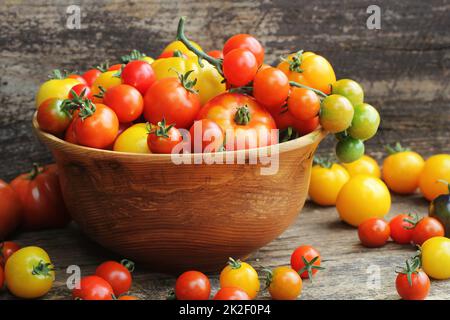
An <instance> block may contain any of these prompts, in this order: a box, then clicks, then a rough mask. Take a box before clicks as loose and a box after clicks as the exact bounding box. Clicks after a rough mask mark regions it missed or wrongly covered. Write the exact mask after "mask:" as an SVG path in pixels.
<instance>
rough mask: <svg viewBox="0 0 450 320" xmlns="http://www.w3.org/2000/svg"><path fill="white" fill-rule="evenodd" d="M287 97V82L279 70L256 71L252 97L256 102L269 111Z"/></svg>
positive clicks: (271, 68) (270, 68)
mask: <svg viewBox="0 0 450 320" xmlns="http://www.w3.org/2000/svg"><path fill="white" fill-rule="evenodd" d="M288 95H289V80H288V78H287V76H286V75H285V74H284V73H283V72H282V71H281V70H280V69H277V68H273V67H268V68H264V69H262V70H261V69H259V70H258V72H257V73H256V76H255V78H254V79H253V96H254V97H255V99H256V101H258V102H259V103H261V104H262V105H263V106H265V107H267V108H268V109H271V108H274V107H277V106H279V105H281V104H283V103H284V102H285V101H286V99H287V97H288ZM291 95H292V93H291ZM289 99H291V98H289ZM318 103H319V106H320V101H318ZM317 111H318V110H317ZM293 115H294V114H293ZM313 116H315V115H313ZM311 118H312V117H311ZM300 120H306V119H300Z"/></svg>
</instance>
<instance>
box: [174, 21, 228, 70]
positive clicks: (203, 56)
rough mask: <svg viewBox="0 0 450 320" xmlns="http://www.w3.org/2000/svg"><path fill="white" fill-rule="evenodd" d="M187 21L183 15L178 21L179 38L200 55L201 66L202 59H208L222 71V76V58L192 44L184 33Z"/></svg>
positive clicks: (199, 62)
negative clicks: (217, 57)
mask: <svg viewBox="0 0 450 320" xmlns="http://www.w3.org/2000/svg"><path fill="white" fill-rule="evenodd" d="M185 21H186V17H181V18H180V21H178V28H177V40H179V41H181V42H182V43H183V44H184V45H185V46H186V48H188V49H189V50H190V51H192V52H193V53H195V55H196V56H197V57H198V64H199V65H200V67H203V64H202V59H203V60H206V61H208V62H209V63H210V64H212V65H213V66H214V67H215V68H216V69H217V71H218V72H219V73H220V75H221V76H223V70H222V59H216V58H213V57H211V56H210V55H208V54H206V53H205V52H203V51H201V50H198V49H197V48H196V47H194V46H193V45H192V43H191V42H190V41H189V39H188V38H187V37H186V35H185V34H184V23H185Z"/></svg>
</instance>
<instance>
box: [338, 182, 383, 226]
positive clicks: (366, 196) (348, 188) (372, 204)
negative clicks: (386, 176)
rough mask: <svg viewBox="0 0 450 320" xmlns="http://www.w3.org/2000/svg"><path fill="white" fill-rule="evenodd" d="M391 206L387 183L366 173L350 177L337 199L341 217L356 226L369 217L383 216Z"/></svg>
mask: <svg viewBox="0 0 450 320" xmlns="http://www.w3.org/2000/svg"><path fill="white" fill-rule="evenodd" d="M390 208H391V195H390V193H389V190H388V188H387V187H386V185H385V184H384V183H383V181H381V180H380V179H378V178H375V177H372V176H369V175H365V174H360V175H357V176H354V177H352V178H350V180H349V181H348V182H347V183H346V184H345V185H344V186H343V187H342V189H341V192H339V195H338V198H337V201H336V209H337V211H338V212H339V216H340V217H341V219H342V220H343V221H345V222H347V223H348V224H351V225H352V226H355V227H357V226H358V225H359V224H360V223H361V222H363V221H365V220H367V219H369V218H383V217H384V216H385V215H386V214H387V213H388V212H389V209H390Z"/></svg>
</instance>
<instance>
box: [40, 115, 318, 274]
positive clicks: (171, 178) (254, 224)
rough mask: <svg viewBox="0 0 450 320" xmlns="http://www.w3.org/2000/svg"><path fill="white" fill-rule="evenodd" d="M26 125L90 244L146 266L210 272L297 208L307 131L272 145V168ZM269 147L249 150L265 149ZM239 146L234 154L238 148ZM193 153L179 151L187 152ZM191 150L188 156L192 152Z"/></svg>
mask: <svg viewBox="0 0 450 320" xmlns="http://www.w3.org/2000/svg"><path fill="white" fill-rule="evenodd" d="M33 127H34V131H35V133H36V134H37V136H38V137H39V139H40V140H41V141H42V142H44V143H45V144H46V145H47V146H48V148H49V149H50V150H51V152H52V153H53V156H54V158H55V160H56V163H57V165H58V169H59V177H60V181H61V188H62V193H63V196H64V200H65V202H66V205H67V208H68V209H69V211H70V213H71V215H72V217H73V219H74V220H75V221H76V222H77V223H78V225H79V226H80V228H81V229H82V230H83V231H84V232H85V233H86V234H87V235H88V236H89V237H90V238H92V239H93V240H94V241H96V242H98V243H99V244H100V245H102V246H104V247H106V248H108V249H110V250H112V251H114V252H116V253H118V254H120V255H121V256H123V257H124V258H129V259H132V260H134V261H137V262H140V263H142V264H145V265H146V266H148V267H149V268H151V269H152V270H155V271H163V272H171V273H172V272H180V271H184V270H187V269H193V268H194V269H198V270H202V271H211V270H215V271H217V270H220V267H222V266H223V265H224V264H225V263H226V261H227V259H228V257H234V258H242V257H245V256H247V255H249V254H250V253H251V252H253V251H255V250H257V249H258V248H261V247H262V246H264V245H265V244H267V243H269V242H270V241H272V240H273V239H275V238H276V237H277V236H279V235H280V234H281V233H282V232H283V231H284V230H285V229H286V228H287V227H288V226H289V225H290V224H291V223H292V222H293V221H294V219H295V218H296V216H297V215H298V214H299V212H300V210H301V209H302V207H303V205H304V202H305V199H306V196H307V191H308V185H309V179H310V170H311V165H312V160H313V154H314V151H315V150H316V147H317V146H318V144H319V142H320V141H321V140H322V139H323V137H324V136H325V132H323V131H322V130H316V131H314V132H312V133H310V134H308V135H306V136H303V137H301V138H298V139H295V140H292V141H289V142H284V143H281V144H279V145H278V146H279V150H278V151H273V150H272V153H271V155H272V156H274V157H275V156H277V155H278V156H279V170H278V171H277V172H276V173H275V174H272V175H262V174H261V171H260V170H261V168H262V167H267V165H263V164H261V163H258V164H249V163H248V162H249V156H250V155H251V152H248V151H236V152H231V153H232V154H230V152H224V153H222V154H223V156H233V157H234V158H235V159H236V158H237V157H238V156H242V155H245V157H246V159H247V161H246V162H247V163H246V164H181V165H176V164H174V163H173V162H172V159H171V155H165V154H134V153H122V152H114V151H108V150H99V149H93V148H87V147H83V146H79V145H75V144H71V143H68V142H66V141H63V140H61V139H59V138H57V137H55V136H54V135H51V134H48V133H45V132H43V131H41V130H40V129H39V125H38V124H37V121H36V117H34V119H33ZM268 150H270V147H265V148H259V149H254V150H253V151H268ZM243 152H244V154H243ZM195 156H196V155H192V154H189V155H185V157H186V158H189V159H193V158H194V157H195ZM197 156H198V155H197Z"/></svg>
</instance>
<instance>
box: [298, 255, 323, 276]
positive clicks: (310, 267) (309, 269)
mask: <svg viewBox="0 0 450 320" xmlns="http://www.w3.org/2000/svg"><path fill="white" fill-rule="evenodd" d="M319 258H320V257H319V256H315V257H314V258H312V259H311V260H310V261H308V260H307V259H306V258H305V257H304V256H302V261H303V264H304V265H305V266H304V267H303V268H301V269H300V270H298V274H299V275H301V274H302V273H303V272H305V271H306V272H307V273H308V278H309V280H311V282H312V278H313V270H314V269H316V270H324V269H325V268H324V267H321V266H316V265H314V263H315V262H316V261H317V260H318V259H319Z"/></svg>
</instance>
